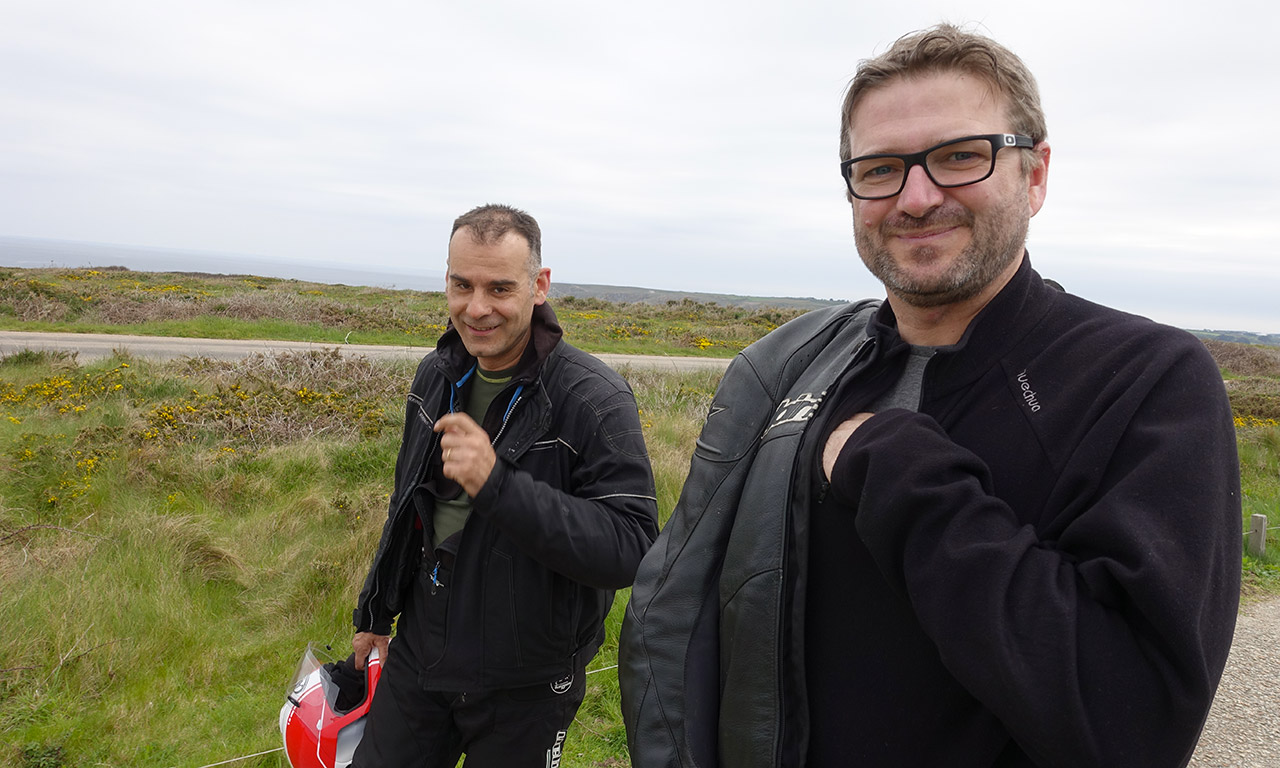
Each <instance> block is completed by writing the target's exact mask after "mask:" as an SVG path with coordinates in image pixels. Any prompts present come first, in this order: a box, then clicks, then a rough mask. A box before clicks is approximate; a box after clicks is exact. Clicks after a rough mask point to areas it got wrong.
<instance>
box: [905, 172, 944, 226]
mask: <svg viewBox="0 0 1280 768" xmlns="http://www.w3.org/2000/svg"><path fill="white" fill-rule="evenodd" d="M942 201H943V193H942V188H941V187H939V186H938V185H937V184H934V183H933V179H931V178H929V174H928V173H926V172H925V170H924V166H923V165H917V166H915V167H914V168H912V169H911V170H910V171H908V172H907V181H906V183H905V184H904V185H903V186H902V191H901V192H899V193H898V210H900V211H902V212H903V213H906V214H908V215H910V216H914V217H916V218H921V217H923V216H924V215H925V214H927V213H928V212H929V211H931V210H933V209H934V208H937V207H938V206H939V205H942Z"/></svg>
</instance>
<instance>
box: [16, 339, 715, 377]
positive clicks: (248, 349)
mask: <svg viewBox="0 0 1280 768" xmlns="http://www.w3.org/2000/svg"><path fill="white" fill-rule="evenodd" d="M24 349H30V350H37V351H39V350H62V351H66V352H75V353H76V354H77V359H78V360H80V361H81V362H88V361H92V360H100V359H102V358H104V357H110V356H111V354H112V353H113V352H115V351H116V350H121V351H124V352H128V353H129V354H130V355H133V356H134V357H143V358H152V359H158V360H168V359H172V358H177V357H209V358H213V359H215V360H238V359H240V358H242V357H246V356H248V355H251V354H253V353H255V352H263V353H265V352H286V351H289V352H305V351H308V350H327V349H337V350H338V351H339V352H341V353H342V354H344V355H363V356H365V357H368V358H371V359H405V360H420V359H422V356H423V355H425V354H427V352H429V351H430V350H431V349H432V348H431V347H412V346H403V347H393V346H379V345H373V344H322V343H316V342H307V341H263V340H257V339H189V338H181V337H176V336H121V335H115V334H106V333H31V332H27V331H0V355H11V354H13V353H15V352H20V351H22V350H24ZM596 357H598V358H600V359H601V360H603V361H605V362H606V363H608V364H609V365H611V366H613V367H614V368H619V367H622V366H624V365H625V366H630V367H632V368H655V369H666V370H672V371H696V370H720V371H722V370H724V369H725V368H726V367H727V366H728V365H729V361H728V360H726V359H723V358H708V357H677V356H665V357H660V356H657V355H610V354H599V355H596Z"/></svg>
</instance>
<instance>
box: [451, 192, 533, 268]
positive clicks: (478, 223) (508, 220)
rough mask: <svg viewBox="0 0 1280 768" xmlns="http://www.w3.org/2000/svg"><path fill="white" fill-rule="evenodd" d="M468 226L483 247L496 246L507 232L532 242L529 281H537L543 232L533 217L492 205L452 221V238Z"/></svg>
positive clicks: (472, 210)
mask: <svg viewBox="0 0 1280 768" xmlns="http://www.w3.org/2000/svg"><path fill="white" fill-rule="evenodd" d="M463 227H466V228H467V229H468V230H470V232H471V237H472V238H473V239H474V240H475V242H476V243H478V244H480V245H489V244H492V243H496V242H498V241H499V240H501V239H502V238H503V237H505V236H506V234H507V233H508V232H515V233H516V234H518V235H520V236H521V237H523V238H524V239H525V240H526V241H528V243H529V280H530V281H531V282H532V281H534V280H536V279H537V277H538V272H539V271H540V270H541V269H542V230H541V229H540V228H539V227H538V222H537V221H535V220H534V218H533V217H532V216H530V215H529V214H527V213H525V212H524V211H522V210H520V209H519V208H512V207H511V206H509V205H498V204H496V203H489V204H486V205H480V206H477V207H475V208H472V209H471V210H469V211H467V212H466V213H464V214H462V215H461V216H459V217H458V218H456V219H454V221H453V229H452V230H451V231H450V232H449V239H450V240H452V239H453V236H454V235H455V234H457V232H458V230H459V229H462V228H463Z"/></svg>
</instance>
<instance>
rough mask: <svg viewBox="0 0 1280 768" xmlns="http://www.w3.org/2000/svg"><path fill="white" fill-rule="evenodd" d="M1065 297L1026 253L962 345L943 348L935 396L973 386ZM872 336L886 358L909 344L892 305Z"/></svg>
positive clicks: (935, 370)
mask: <svg viewBox="0 0 1280 768" xmlns="http://www.w3.org/2000/svg"><path fill="white" fill-rule="evenodd" d="M1061 295H1062V294H1061V292H1060V291H1058V290H1057V289H1055V288H1052V287H1050V286H1048V285H1046V284H1045V282H1044V280H1043V278H1041V277H1040V275H1039V273H1037V272H1036V271H1035V270H1034V269H1032V268H1031V255H1030V254H1029V253H1024V254H1023V257H1022V264H1021V266H1019V267H1018V271H1017V272H1016V273H1014V275H1013V277H1012V278H1011V279H1010V280H1009V282H1008V284H1007V285H1005V287H1004V288H1002V289H1000V292H999V293H998V294H996V295H995V297H994V298H992V299H991V301H989V302H987V305H986V306H985V307H983V308H982V309H981V311H979V312H978V314H977V315H976V316H975V317H974V318H973V321H972V322H970V323H969V327H968V328H966V329H965V332H964V335H963V336H961V337H960V341H958V342H956V343H955V344H953V345H951V346H948V347H939V348H938V350H937V354H935V355H934V359H933V360H932V361H931V362H930V374H931V378H933V379H934V380H935V381H936V382H937V383H938V388H937V389H935V390H933V391H934V392H935V393H936V394H939V395H941V394H945V393H947V392H949V391H951V390H954V389H957V388H959V387H963V386H967V385H969V384H972V383H973V382H974V381H976V380H977V379H978V378H979V377H980V376H982V375H983V374H984V373H985V372H986V371H988V370H989V369H990V368H991V365H992V364H994V363H995V362H996V361H997V360H999V359H1000V358H1001V357H1003V356H1004V355H1006V354H1007V353H1008V352H1009V350H1010V349H1012V348H1013V347H1014V346H1015V345H1016V344H1017V343H1018V342H1019V341H1021V340H1022V339H1023V337H1025V336H1026V335H1027V333H1029V332H1030V331H1031V329H1032V328H1034V327H1035V326H1036V325H1037V324H1038V323H1039V322H1040V320H1041V319H1043V318H1044V316H1045V315H1046V314H1047V313H1048V312H1049V309H1050V307H1052V306H1053V304H1054V303H1055V301H1056V300H1057V297H1059V296H1061ZM867 330H868V332H869V333H870V334H871V335H873V336H875V337H876V338H877V341H878V343H879V344H880V345H881V351H882V353H883V354H886V355H888V354H895V353H897V352H901V351H905V349H906V346H907V344H906V342H904V341H903V340H902V338H901V337H900V336H899V335H898V321H897V318H896V317H895V316H894V314H893V309H892V308H891V307H890V306H889V302H887V301H886V302H884V303H883V304H882V305H881V306H880V309H879V311H878V312H876V314H875V316H874V317H872V319H871V322H870V324H869V326H868V328H867Z"/></svg>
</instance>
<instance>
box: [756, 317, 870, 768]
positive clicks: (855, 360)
mask: <svg viewBox="0 0 1280 768" xmlns="http://www.w3.org/2000/svg"><path fill="white" fill-rule="evenodd" d="M874 348H875V337H874V336H868V337H867V338H865V339H863V340H862V343H860V344H859V345H858V347H857V349H855V350H854V351H853V355H852V356H851V357H850V358H849V364H848V365H846V366H845V367H844V370H843V371H841V372H840V375H839V376H837V377H836V378H835V380H834V381H832V382H831V385H830V386H829V387H828V388H827V391H828V392H829V393H831V394H832V395H834V394H835V393H836V391H837V390H838V389H839V385H840V383H841V382H842V381H844V378H845V376H848V375H849V373H850V372H851V371H852V370H854V368H856V367H857V366H858V364H859V363H861V362H862V361H863V360H864V359H865V358H866V357H867V356H868V355H869V354H870V353H871V351H872V350H873V349H874ZM829 399H830V398H827V397H823V398H822V402H820V403H818V411H816V412H815V413H814V418H815V419H816V417H817V416H818V412H821V411H822V409H823V407H825V406H827V403H828V401H829ZM812 424H813V420H811V421H810V422H809V425H812ZM798 448H799V446H797V449H798ZM821 450H822V449H821V447H819V449H818V451H819V455H821ZM796 458H797V459H799V458H800V457H799V455H798V452H797V457H796ZM799 464H800V462H799V461H795V462H793V463H792V465H791V474H790V476H789V477H788V478H787V499H789V500H790V499H793V498H794V497H795V488H796V481H797V479H798V478H797V474H798V473H799ZM819 471H821V470H819ZM830 488H831V483H830V482H829V481H827V479H826V478H823V480H822V484H821V486H820V488H819V495H818V498H817V499H816V500H815V503H814V506H816V505H817V504H819V503H821V502H822V499H823V498H824V497H825V496H826V494H827V491H828V490H829V489H830ZM790 553H791V526H790V525H784V526H783V527H782V596H781V600H780V604H779V607H780V608H782V607H784V606H785V604H786V595H787V594H788V593H789V591H790V590H791V587H790V584H789V582H790V579H789V578H788V576H787V574H788V573H789V566H790V565H791V562H790ZM792 578H794V577H792ZM786 619H787V616H786V611H785V610H779V611H778V621H777V624H776V625H775V627H774V633H773V637H774V649H773V651H774V654H773V657H774V658H775V659H781V658H782V649H783V633H784V631H785V626H784V625H785V623H786ZM784 667H785V665H784V664H782V663H781V662H780V663H778V664H777V666H776V667H775V673H776V674H777V676H778V677H777V681H776V684H777V689H778V737H777V741H776V742H775V743H774V754H773V764H774V765H782V758H783V754H782V753H783V747H784V746H785V744H786V741H787V739H786V737H787V718H788V714H787V696H786V676H785V675H784V674H783V668H784Z"/></svg>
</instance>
